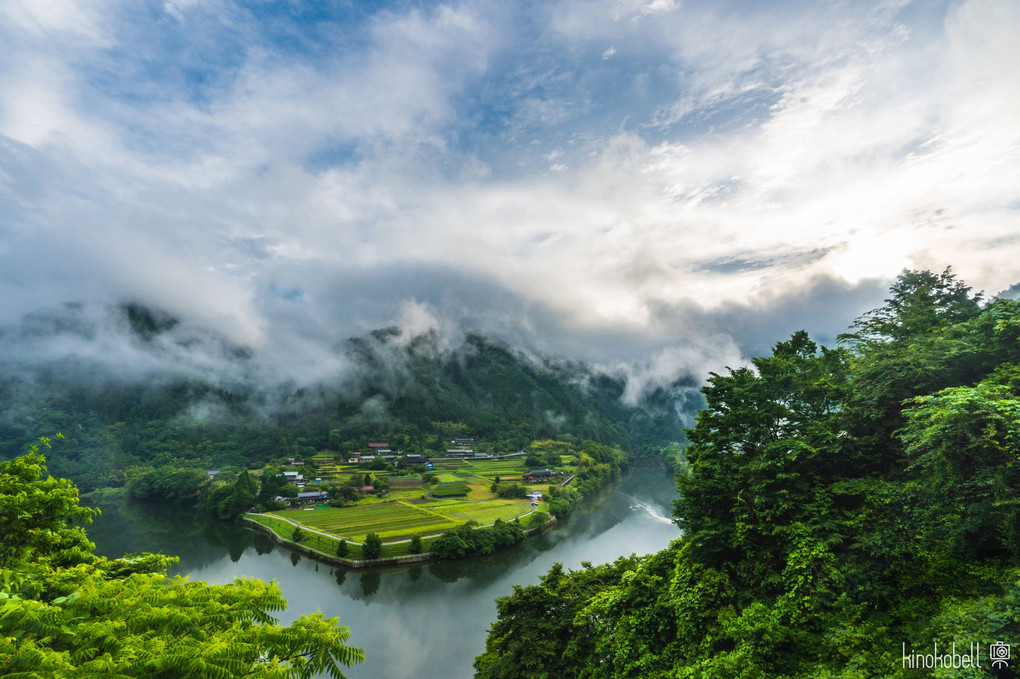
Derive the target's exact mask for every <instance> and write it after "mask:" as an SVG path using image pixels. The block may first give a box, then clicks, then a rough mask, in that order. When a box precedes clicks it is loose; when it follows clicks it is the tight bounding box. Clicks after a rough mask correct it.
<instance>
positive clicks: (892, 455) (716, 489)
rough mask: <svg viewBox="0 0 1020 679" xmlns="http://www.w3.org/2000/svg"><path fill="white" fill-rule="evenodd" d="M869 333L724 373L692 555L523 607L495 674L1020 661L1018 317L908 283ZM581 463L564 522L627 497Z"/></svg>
mask: <svg viewBox="0 0 1020 679" xmlns="http://www.w3.org/2000/svg"><path fill="white" fill-rule="evenodd" d="M853 329H854V330H855V331H856V332H854V333H852V334H851V335H847V336H844V337H843V338H842V340H841V341H842V346H841V347H839V348H837V349H827V348H825V347H818V346H817V345H815V343H814V342H812V341H811V340H810V338H808V336H807V334H806V333H803V332H798V333H795V334H794V335H793V336H792V337H791V338H790V339H789V340H788V341H785V342H780V343H778V344H776V345H775V347H774V348H773V351H772V354H771V355H770V356H767V357H760V358H755V359H753V361H752V367H749V368H738V369H736V370H730V371H728V374H725V375H719V374H713V375H712V376H711V379H710V380H709V382H708V384H707V385H706V386H705V388H704V389H703V393H704V395H705V400H706V406H707V407H706V408H705V409H704V410H703V411H701V413H700V414H699V417H698V421H697V425H696V426H695V427H694V428H693V429H692V430H690V431H688V432H687V439H688V441H689V445H688V446H687V447H686V449H685V450H684V451H683V455H682V457H683V458H685V459H684V460H681V459H680V457H681V456H680V455H674V456H675V457H676V458H677V462H676V467H677V468H678V469H679V470H680V471H681V472H682V473H681V474H680V475H679V476H678V486H679V489H680V491H681V492H680V499H679V500H677V501H676V503H675V505H674V516H675V519H676V521H677V523H678V524H679V525H680V527H681V528H683V530H684V533H683V536H682V537H681V538H679V539H678V540H677V541H675V542H674V543H673V545H671V546H670V547H669V548H668V549H666V550H663V551H662V552H659V553H658V554H654V555H650V556H647V557H640V558H637V559H635V560H634V561H633V563H632V564H629V565H628V567H627V569H626V570H625V571H624V572H622V573H619V574H618V575H617V576H615V577H613V578H610V579H608V580H607V581H605V582H602V583H596V584H595V585H594V586H593V587H592V588H591V590H590V591H588V592H584V593H583V594H582V595H581V596H580V597H579V599H580V600H579V601H577V602H576V604H575V605H574V606H572V607H571V609H570V611H569V615H561V614H559V611H558V609H557V608H556V606H557V605H558V602H560V600H561V599H564V598H565V599H567V600H570V597H569V596H567V597H560V596H559V591H558V590H559V589H565V590H566V591H568V592H569V591H570V590H571V588H573V587H575V586H579V585H580V584H581V583H582V582H583V581H584V575H582V574H578V573H564V572H562V569H554V571H552V572H550V574H549V576H548V577H549V578H550V579H551V581H552V582H553V583H555V585H556V587H555V588H553V591H542V589H543V588H537V589H536V588H520V590H515V593H514V595H512V596H511V597H509V599H508V600H507V601H505V602H504V601H501V602H499V604H498V612H499V619H498V620H497V622H496V623H494V624H493V626H492V629H491V631H490V634H489V638H488V640H487V642H486V652H485V653H484V654H483V655H481V656H479V657H478V658H477V659H476V661H475V668H476V672H477V674H476V676H477V677H513V676H562V677H578V678H584V679H589V678H591V679H595V678H596V677H597V678H599V679H610V678H612V679H623V678H625V677H627V678H629V677H638V676H640V677H653V678H655V679H665V678H666V677H670V678H673V677H678V678H685V679H688V678H689V679H693V678H694V677H718V678H720V679H721V678H723V677H764V676H783V677H790V678H796V679H807V678H809V677H858V676H884V677H897V678H900V679H913V678H914V677H920V676H928V672H927V671H925V670H916V669H911V668H909V667H904V666H903V664H902V662H901V657H900V655H901V654H900V651H899V649H900V645H901V643H902V641H903V640H904V639H907V640H910V639H914V640H917V639H925V640H939V641H940V644H939V646H940V648H942V647H943V643H945V644H946V645H948V644H949V643H951V642H956V643H957V645H958V646H960V647H966V646H967V644H969V643H971V642H970V640H971V639H976V638H988V639H997V640H998V639H1001V640H1003V641H1004V642H1005V643H1007V644H1015V643H1020V636H1018V632H1017V627H1016V621H1017V620H1020V584H1018V583H1020V568H1017V567H1016V561H1017V559H1018V558H1020V303H1017V302H1014V301H1010V300H1002V299H997V300H993V301H992V302H991V303H989V304H987V305H985V306H983V307H982V306H981V305H980V296H972V295H971V294H970V292H969V288H967V287H966V286H965V285H963V284H962V283H959V282H957V281H956V280H955V277H954V276H953V275H952V273H951V272H950V271H949V270H947V271H945V272H943V274H942V275H938V274H932V273H930V272H904V273H903V274H902V275H901V276H900V278H899V279H898V280H897V283H896V284H895V285H894V287H893V290H892V296H891V297H890V299H889V300H887V302H886V306H884V307H883V308H881V309H877V310H875V311H873V312H869V313H868V314H865V315H864V316H863V317H861V319H858V321H857V322H856V323H855V325H854V328H853ZM542 450H544V448H543V449H542ZM673 452H679V451H673ZM577 453H578V476H577V479H578V480H579V481H580V482H579V483H572V484H571V486H574V488H573V489H570V488H564V489H553V490H551V491H550V493H549V495H550V499H551V501H552V502H551V504H555V503H556V502H559V501H562V500H568V499H571V498H573V495H571V493H574V492H576V490H578V489H582V488H586V487H587V486H588V484H594V483H598V482H600V481H603V480H605V479H606V478H611V476H612V474H613V469H614V461H613V459H612V454H611V451H608V452H607V451H606V450H604V449H600V448H599V447H598V446H597V445H588V444H585V445H582V446H580V450H578V451H577ZM543 585H547V583H543ZM544 589H546V590H548V589H550V588H549V587H548V586H546V587H544ZM929 643H930V642H929ZM928 648H930V646H928ZM936 676H941V675H940V674H939V672H938V671H936ZM945 676H956V673H955V672H952V671H949V670H947V671H946V672H945ZM961 676H962V674H961Z"/></svg>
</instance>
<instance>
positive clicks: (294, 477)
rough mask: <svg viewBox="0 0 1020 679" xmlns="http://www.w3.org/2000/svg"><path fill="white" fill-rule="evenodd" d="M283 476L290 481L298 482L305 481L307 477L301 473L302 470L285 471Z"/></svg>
mask: <svg viewBox="0 0 1020 679" xmlns="http://www.w3.org/2000/svg"><path fill="white" fill-rule="evenodd" d="M283 476H284V478H285V479H287V481H289V482H290V483H297V482H298V481H304V479H305V477H304V476H302V475H301V472H283Z"/></svg>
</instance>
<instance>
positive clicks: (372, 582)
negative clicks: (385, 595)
mask: <svg viewBox="0 0 1020 679" xmlns="http://www.w3.org/2000/svg"><path fill="white" fill-rule="evenodd" d="M360 584H361V593H362V594H364V595H365V598H366V599H367V598H368V597H370V596H372V595H373V594H375V593H376V592H378V591H379V585H381V584H382V573H380V572H379V571H368V572H367V573H362V574H361V583H360Z"/></svg>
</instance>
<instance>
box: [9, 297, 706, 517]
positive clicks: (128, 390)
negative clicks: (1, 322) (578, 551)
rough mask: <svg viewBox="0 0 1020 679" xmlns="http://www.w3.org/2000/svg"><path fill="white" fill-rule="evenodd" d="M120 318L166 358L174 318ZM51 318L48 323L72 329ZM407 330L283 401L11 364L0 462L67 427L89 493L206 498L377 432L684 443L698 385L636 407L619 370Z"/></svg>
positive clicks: (67, 443) (429, 444) (361, 442)
mask: <svg viewBox="0 0 1020 679" xmlns="http://www.w3.org/2000/svg"><path fill="white" fill-rule="evenodd" d="M115 313H117V314H119V315H122V316H123V317H124V319H125V320H124V324H125V326H126V327H127V328H128V332H129V335H130V338H129V341H131V342H132V343H133V344H134V345H135V346H136V347H140V348H141V349H142V350H146V349H149V350H151V351H153V352H156V351H157V347H155V346H152V344H151V343H152V342H153V337H155V336H157V335H158V334H159V333H161V332H167V331H168V329H170V328H173V327H174V324H173V322H172V320H168V319H166V318H164V317H163V316H161V315H159V314H156V313H155V312H153V311H150V310H147V309H144V308H140V307H138V306H134V305H127V306H124V307H121V308H118V309H116V310H115ZM54 325H55V326H57V327H56V328H54V329H50V328H47V329H46V332H48V333H52V332H64V333H67V332H71V331H70V330H68V327H67V326H71V327H73V326H72V325H71V324H70V323H66V322H65V323H63V324H59V323H55V324H54ZM78 332H79V333H80V334H83V335H87V329H85V330H81V331H78ZM79 339H80V338H79ZM398 339H399V337H398V333H397V331H396V330H394V329H389V330H380V331H376V332H374V333H371V334H370V335H368V336H366V337H362V338H355V339H350V340H347V341H345V342H343V343H342V345H341V346H340V347H338V348H337V355H338V356H342V357H344V358H345V359H346V360H349V361H351V364H352V365H355V366H356V370H352V371H350V373H349V374H347V375H344V376H342V378H337V379H335V380H333V381H323V382H321V383H319V384H317V385H315V386H306V387H300V388H298V387H294V386H293V385H291V386H288V385H280V386H279V388H278V392H279V393H277V394H276V395H275V396H274V397H273V398H272V399H270V398H269V397H268V396H267V395H266V393H265V389H262V388H261V387H260V385H257V384H253V383H250V382H246V381H244V380H241V381H238V382H235V383H230V384H229V385H224V384H219V383H216V382H214V381H213V380H211V379H209V380H201V379H197V378H194V377H191V378H187V379H185V378H183V377H174V376H172V375H166V374H160V375H158V376H155V377H151V378H149V379H142V378H140V377H138V376H132V375H130V374H127V373H126V374H125V375H122V376H118V375H114V374H111V373H110V372H109V371H104V370H101V369H99V368H98V367H97V366H95V365H91V364H89V363H88V362H87V361H85V360H84V359H80V360H75V361H72V360H65V361H64V362H61V363H49V364H42V365H37V366H33V367H32V368H31V369H26V368H24V367H18V368H17V369H16V368H15V367H13V366H2V365H0V368H3V369H2V370H0V459H4V458H8V459H9V458H11V457H14V456H16V455H19V454H21V453H22V452H24V450H25V449H26V447H27V446H29V445H31V443H32V442H33V441H35V440H36V437H37V436H39V435H40V434H46V433H52V432H58V431H59V432H62V433H63V434H64V436H65V439H64V440H62V441H59V442H57V441H54V446H53V449H52V450H51V451H50V453H49V455H48V464H49V468H50V471H51V473H53V474H54V475H55V476H58V477H62V478H68V479H70V480H72V481H74V482H75V483H76V484H77V485H78V487H79V488H80V489H81V491H82V492H85V493H88V492H91V491H93V490H95V489H98V488H106V487H113V488H116V487H122V486H126V485H130V482H131V481H132V479H135V478H138V477H139V476H141V475H144V474H148V473H151V472H153V471H154V470H164V471H163V472H161V474H162V475H163V476H173V477H174V478H175V479H176V480H178V481H181V482H182V483H183V484H184V486H182V487H181V488H179V489H176V490H174V491H173V492H171V493H169V494H168V499H169V500H171V501H175V500H176V499H178V496H180V497H193V496H194V495H195V493H196V492H197V488H195V487H193V486H196V484H198V483H200V481H201V478H202V476H203V474H204V470H206V469H233V470H234V471H235V472H237V471H240V470H241V469H257V468H259V467H261V466H263V465H265V464H266V463H267V462H271V461H280V460H286V459H287V458H288V457H304V458H309V457H312V456H314V455H315V454H316V453H318V452H322V451H329V452H335V453H342V454H343V453H349V452H354V451H361V450H365V449H366V446H367V444H368V443H369V442H371V441H378V440H386V441H388V442H389V443H390V444H391V446H392V447H393V448H395V449H402V450H403V451H404V452H406V453H424V454H438V453H441V452H442V451H444V450H445V449H446V448H448V447H449V439H450V438H452V437H457V436H468V437H472V438H474V439H476V440H477V441H478V443H479V445H478V446H476V448H477V449H478V450H479V451H481V452H497V451H498V452H516V451H519V450H523V449H525V448H526V447H527V446H528V444H529V443H530V442H532V441H534V440H542V439H549V438H556V437H557V436H558V435H562V434H570V435H572V436H575V437H579V438H581V439H589V440H592V441H596V442H598V443H601V444H605V445H611V446H618V447H621V448H623V449H624V450H626V451H656V450H658V449H659V448H660V447H661V446H663V445H665V444H668V443H670V442H673V441H678V440H681V439H682V437H683V432H682V429H681V427H680V424H679V422H678V420H677V417H676V410H675V407H676V406H675V397H676V393H677V392H679V391H684V392H686V391H691V390H693V382H690V383H689V380H688V381H684V380H680V381H678V382H676V383H674V384H672V385H668V386H665V387H660V388H658V389H655V390H653V391H650V392H648V393H646V394H645V395H644V398H643V399H642V401H641V402H640V403H638V404H634V405H627V404H624V403H623V402H622V401H621V396H622V394H623V392H624V387H625V380H624V379H623V378H622V377H620V376H612V375H607V374H604V373H600V372H597V371H594V370H592V369H591V368H590V367H588V366H586V365H583V364H578V363H567V362H553V361H545V360H540V359H538V358H535V357H532V356H530V355H526V354H523V353H520V352H516V351H514V350H512V349H510V348H509V347H507V346H505V345H503V344H500V343H498V342H495V341H493V340H490V339H486V338H483V337H480V336H477V335H471V336H468V337H466V338H465V340H464V342H463V343H462V344H461V345H460V346H459V347H457V348H456V349H454V350H452V351H449V352H445V353H444V352H443V351H440V350H439V348H438V347H437V343H438V342H439V340H438V338H436V337H435V336H433V335H422V336H419V337H417V338H415V339H414V340H413V341H412V342H410V343H402V342H400V341H398ZM228 349H230V350H227V349H224V353H225V355H226V356H227V358H225V359H224V360H225V361H227V362H229V363H230V366H231V368H230V370H231V371H233V372H234V373H237V374H244V373H245V370H246V364H247V362H248V361H250V360H251V358H250V357H249V356H248V355H247V354H245V352H243V351H241V350H240V349H238V348H236V347H234V348H228ZM223 370H224V371H227V370H226V369H223ZM227 372H229V371H227ZM260 389H261V390H260ZM199 472H201V473H199ZM189 484H190V485H189Z"/></svg>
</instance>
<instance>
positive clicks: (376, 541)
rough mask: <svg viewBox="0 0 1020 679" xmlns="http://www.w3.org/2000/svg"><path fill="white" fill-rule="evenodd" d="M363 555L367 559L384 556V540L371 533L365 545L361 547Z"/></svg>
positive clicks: (367, 536) (366, 537)
mask: <svg viewBox="0 0 1020 679" xmlns="http://www.w3.org/2000/svg"><path fill="white" fill-rule="evenodd" d="M361 553H362V555H363V556H364V557H365V558H366V559H378V558H379V555H380V554H382V538H380V537H379V535H378V534H376V533H369V534H368V535H366V536H365V544H364V545H362V547H361Z"/></svg>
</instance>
